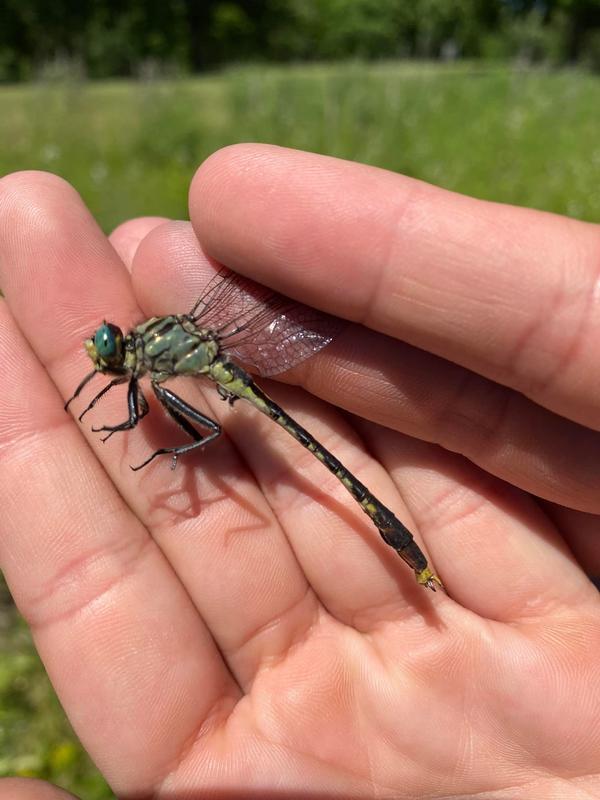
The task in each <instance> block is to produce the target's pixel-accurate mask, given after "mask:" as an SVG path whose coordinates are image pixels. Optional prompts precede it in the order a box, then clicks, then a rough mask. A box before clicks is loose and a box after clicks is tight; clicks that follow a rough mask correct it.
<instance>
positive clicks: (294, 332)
mask: <svg viewBox="0 0 600 800" xmlns="http://www.w3.org/2000/svg"><path fill="white" fill-rule="evenodd" d="M189 316H190V317H191V318H192V319H193V320H194V322H195V324H196V325H198V326H199V327H202V328H208V329H210V330H211V331H214V332H215V335H216V336H217V337H218V339H219V341H220V343H221V344H222V346H223V348H224V349H225V350H226V352H227V353H228V354H230V355H231V356H232V357H233V358H234V359H236V360H238V361H241V362H242V363H243V364H244V365H245V366H246V367H248V368H249V369H250V371H251V372H254V373H257V374H259V375H262V376H268V375H277V374H278V373H280V372H285V371H286V370H288V369H290V368H291V367H293V366H295V365H296V364H299V363H300V362H301V361H304V359H306V358H308V357H309V356H311V355H314V354H315V353H317V352H318V351H319V350H322V349H323V347H326V346H327V345H328V344H330V342H332V341H333V339H335V337H336V336H337V335H338V334H339V332H340V331H341V330H342V328H343V327H344V326H345V324H346V323H345V322H344V321H343V320H340V319H338V318H337V317H332V316H330V315H329V314H325V313H323V312H321V311H318V310H317V309H314V308H311V307H310V306H305V305H303V304H302V303H296V302H294V301H292V300H289V299H288V298H286V297H283V295H280V294H278V293H277V292H273V291H272V290H270V289H267V288H265V287H264V286H260V284H257V283H254V281H251V280H249V279H248V278H244V277H242V276H241V275H237V273H234V272H231V271H230V270H227V269H222V270H220V271H219V272H217V273H215V276H214V277H213V278H212V280H211V281H210V282H209V284H208V285H207V287H206V289H205V291H204V292H203V294H202V295H201V297H200V298H199V299H198V301H197V302H196V304H195V306H194V308H193V309H192V311H191V312H190V315H189Z"/></svg>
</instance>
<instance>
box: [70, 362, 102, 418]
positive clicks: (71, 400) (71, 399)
mask: <svg viewBox="0 0 600 800" xmlns="http://www.w3.org/2000/svg"><path fill="white" fill-rule="evenodd" d="M94 375H97V371H96V370H95V369H94V370H92V371H91V372H90V373H88V374H87V375H86V376H85V378H84V379H83V380H82V381H81V383H80V384H79V386H78V387H77V388H76V389H75V392H74V393H73V397H70V398H69V399H68V400H67V402H66V403H65V405H64V409H65V411H67V410H68V408H69V406H70V405H71V403H72V402H73V400H75V398H76V397H79V395H80V394H81V390H82V389H83V387H84V386H85V385H86V384H87V383H89V382H90V381H91V380H92V378H93V377H94Z"/></svg>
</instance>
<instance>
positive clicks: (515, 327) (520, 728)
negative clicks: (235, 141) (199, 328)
mask: <svg viewBox="0 0 600 800" xmlns="http://www.w3.org/2000/svg"><path fill="white" fill-rule="evenodd" d="M190 212H191V220H192V223H191V224H189V223H181V222H177V223H175V222H167V223H164V224H159V221H158V220H137V221H132V222H130V223H126V224H125V225H124V226H121V228H120V229H118V230H117V231H116V232H115V234H114V235H113V237H112V244H111V243H109V241H108V240H107V239H106V238H105V237H104V235H103V234H102V233H101V231H100V230H99V229H98V227H97V226H96V224H95V223H94V221H93V220H92V218H91V217H90V215H89V213H88V212H87V211H86V209H85V207H84V206H83V204H82V201H81V200H80V198H79V197H78V196H77V195H76V194H75V193H74V192H73V190H72V189H71V188H70V187H69V186H67V185H66V184H65V183H64V182H62V181H60V180H59V179H57V178H55V177H53V176H49V175H46V174H41V173H21V174H15V175H12V176H8V177H7V178H5V179H3V181H2V183H1V185H0V286H2V289H3V291H4V292H5V295H6V302H5V301H2V302H1V303H0V363H2V364H4V365H5V369H6V370H7V371H10V376H11V378H10V381H11V386H10V392H4V393H3V396H2V399H1V400H0V458H1V463H2V471H1V482H0V486H1V495H0V507H1V508H2V510H3V515H2V521H1V522H0V566H1V567H2V569H3V570H4V572H5V574H6V577H7V580H8V582H9V585H10V586H11V589H12V591H13V594H14V596H15V599H16V601H17V603H18V605H19V607H20V608H21V610H22V612H23V613H24V614H25V616H26V618H27V619H28V621H29V623H30V625H31V627H32V630H33V633H34V637H35V641H36V644H37V646H38V648H39V650H40V653H41V655H42V658H43V660H44V663H45V664H46V667H47V669H48V672H49V674H50V677H51V679H52V681H53V683H54V686H55V687H56V690H57V692H58V694H59V696H60V698H61V701H62V703H63V705H64V707H65V709H66V711H67V713H68V715H69V717H70V719H71V721H72V723H73V725H74V726H75V728H76V730H77V732H78V734H79V736H80V738H81V740H82V742H83V743H84V745H85V746H86V748H87V749H88V751H89V752H90V754H91V756H92V758H93V759H94V760H95V761H96V763H97V764H98V766H99V768H100V769H101V770H102V772H103V773H104V774H105V776H106V778H107V780H108V781H109V782H110V784H111V785H112V787H113V788H114V791H115V792H116V793H117V794H118V795H119V796H122V797H135V798H145V797H155V798H168V800H183V798H186V800H187V798H190V800H196V799H199V798H205V797H206V798H207V797H211V798H213V797H214V798H223V799H224V798H238V797H239V798H242V797H243V798H252V797H256V798H280V797H281V798H292V797H293V798H306V799H307V800H309V799H312V798H321V797H323V798H325V797H335V796H337V797H356V798H369V797H390V798H404V797H406V798H425V797H436V798H438V797H439V798H466V797H472V796H477V797H478V798H479V800H483V798H486V800H487V799H491V798H494V800H500V798H503V799H504V798H506V800H516V799H517V798H544V799H546V798H566V797H568V798H570V797H573V798H577V797H582V798H583V797H586V798H589V797H600V777H599V776H598V775H597V774H596V773H597V772H598V765H599V764H600V692H599V691H598V689H599V687H600V667H599V666H598V665H599V664H600V600H599V597H598V593H597V591H596V589H595V588H594V586H593V584H592V583H591V582H590V580H589V579H588V577H587V575H597V574H599V573H600V546H599V544H598V541H599V540H598V534H599V525H598V517H597V516H596V515H597V514H598V513H600V494H599V492H598V488H599V486H598V478H597V476H598V470H597V454H598V452H600V435H599V434H598V432H597V431H598V429H600V406H599V405H598V403H597V400H596V398H597V397H598V391H597V389H598V387H599V386H600V366H599V365H598V360H597V359H595V358H593V357H592V356H593V354H594V352H595V350H594V348H595V347H596V342H597V341H598V333H599V330H598V329H599V328H600V313H598V312H599V309H598V304H599V302H600V301H599V299H598V298H599V295H598V293H597V292H595V291H594V289H595V286H596V280H597V278H596V274H595V272H594V268H595V267H594V265H595V264H596V265H597V257H598V252H600V236H599V234H598V230H597V229H596V228H594V227H593V226H588V225H584V224H582V223H576V222H573V221H569V220H564V219H561V218H557V217H552V216H550V215H542V214H537V213H536V212H529V211H525V210H518V209H511V208H507V207H501V206H493V205H491V204H483V203H478V202H477V201H474V200H470V199H467V198H462V197H459V196H456V195H451V194H450V193H446V192H442V191H440V190H436V189H433V188H432V187H426V186H424V185H422V184H418V183H417V182H415V181H409V180H407V179H404V178H402V177H400V176H397V175H392V174H390V173H385V172H382V171H378V170H374V169H370V168H367V167H361V166H359V165H354V164H349V163H346V162H339V161H335V160H333V159H324V158H320V157H317V156H311V155H308V154H302V153H294V152H291V151H283V150H278V149H275V148H267V147H256V146H253V147H250V146H245V147H236V148H232V149H229V150H226V151H221V152H220V153H218V154H216V156H214V157H213V158H212V159H210V160H209V161H208V162H207V163H205V164H204V165H203V167H202V168H201V169H200V171H199V173H198V175H197V176H196V178H195V180H194V183H193V185H192V190H191V202H190ZM198 242H201V245H200V244H199V243H198ZM207 253H208V254H209V255H210V256H211V257H214V258H216V259H218V260H219V261H220V262H222V263H226V264H228V265H230V266H231V267H233V268H235V269H238V270H240V271H245V272H246V274H248V275H250V276H252V277H255V278H256V279H257V280H261V281H262V282H264V283H266V284H269V285H272V286H273V287H274V288H277V289H279V290H281V291H283V292H285V293H287V294H289V295H290V296H295V297H297V298H298V299H302V300H304V301H305V302H308V303H311V304H313V305H316V306H320V307H321V308H323V309H324V310H328V311H330V312H333V313H337V314H339V315H340V316H344V317H346V318H347V319H350V320H354V321H356V323H362V325H361V324H351V325H349V326H348V328H347V329H345V331H344V332H343V333H342V334H341V335H340V336H339V337H338V339H337V340H336V341H335V342H334V344H332V345H331V346H329V347H328V348H326V349H325V350H323V351H322V352H321V353H319V354H318V355H316V356H314V357H313V358H311V359H310V360H309V361H307V362H305V363H303V364H301V365H299V366H298V367H297V368H296V369H295V370H293V371H290V372H289V373H287V374H286V375H285V376H284V377H285V380H286V383H285V384H282V383H279V384H275V383H272V382H268V381H263V382H261V386H262V387H263V388H265V389H266V391H267V392H269V393H270V394H272V396H273V397H274V398H275V399H276V400H277V402H278V403H279V404H280V405H282V406H283V407H284V408H285V409H286V410H287V411H288V412H289V413H291V414H292V415H293V416H295V417H296V418H297V419H298V420H299V421H300V422H301V423H302V424H303V425H304V426H305V427H306V428H308V429H309V430H310V431H311V432H312V433H313V434H314V435H315V436H316V437H317V438H318V439H319V440H320V441H322V442H323V444H325V446H326V447H328V449H330V450H331V451H332V452H333V453H335V455H336V456H337V457H338V458H340V459H341V460H342V461H343V463H344V464H345V465H346V466H347V467H348V468H349V469H350V470H351V471H352V472H353V473H355V474H356V475H357V476H358V477H359V478H360V480H361V481H362V482H363V483H365V484H366V485H367V486H368V487H369V489H370V490H371V491H372V492H373V493H374V494H376V495H377V496H378V497H379V498H381V500H383V502H384V503H385V504H386V505H387V506H388V507H390V508H391V509H392V510H394V512H395V513H396V514H397V515H398V516H399V517H400V518H402V519H403V520H404V521H405V522H406V523H407V524H408V526H409V527H410V528H411V530H414V531H415V532H417V531H418V534H417V538H418V540H419V542H420V544H421V546H422V547H423V549H424V550H425V551H426V552H427V554H428V558H429V559H430V560H431V563H432V565H433V567H434V568H435V571H436V572H437V573H438V574H439V575H440V577H441V578H442V580H443V581H444V584H445V586H446V590H447V594H444V593H443V592H437V593H435V594H434V593H432V592H426V591H424V590H423V589H422V588H421V587H419V586H417V585H416V583H415V582H414V576H413V574H412V573H411V571H410V570H409V569H408V568H407V567H406V565H405V564H404V563H403V562H402V561H401V560H400V559H399V558H398V557H397V555H396V554H395V553H394V552H393V551H392V550H390V548H388V547H387V546H386V545H385V544H384V543H383V541H381V539H380V538H379V536H378V534H377V531H376V529H375V528H374V527H373V525H372V524H371V523H370V521H369V520H368V518H367V517H366V516H365V515H364V514H362V513H361V511H360V508H358V506H357V505H356V504H355V503H354V502H353V501H352V499H351V498H350V497H349V495H348V494H347V493H346V492H345V491H344V489H343V487H341V485H340V484H339V483H338V482H337V481H336V480H335V478H334V477H333V476H332V475H330V474H329V473H328V472H327V471H326V470H325V469H324V468H323V466H322V465H321V464H319V462H318V461H317V460H316V459H315V458H314V457H313V456H312V455H311V454H310V453H308V452H307V451H305V450H303V448H302V447H300V445H298V444H297V443H296V442H294V441H293V440H292V439H291V437H289V436H287V435H286V433H285V432H284V431H281V430H280V429H278V428H277V426H275V425H273V423H272V422H270V421H269V420H268V419H266V418H264V417H262V416H261V415H260V414H258V412H256V411H255V410H254V409H253V408H251V407H247V408H244V407H243V403H242V402H240V403H239V404H237V405H236V406H235V409H234V410H231V409H230V408H229V407H228V405H227V404H226V403H223V402H222V401H221V399H220V398H219V396H218V395H217V393H216V392H215V390H214V386H213V385H206V384H204V383H203V382H202V381H195V380H188V381H187V382H183V383H181V384H180V385H179V390H180V391H181V392H182V393H183V394H184V395H185V397H186V398H187V399H188V400H189V401H190V402H192V403H193V404H194V405H197V406H198V407H200V408H201V409H202V411H203V413H207V414H209V415H210V416H213V417H215V418H218V419H219V420H220V421H221V422H222V423H223V425H224V427H225V430H226V435H224V436H222V437H221V439H220V440H219V441H218V442H217V443H215V444H213V445H211V446H210V447H209V448H207V449H206V450H204V451H202V452H201V453H196V454H193V455H191V456H189V457H182V459H181V460H180V464H179V465H178V467H177V469H176V470H175V471H171V470H170V469H169V460H168V458H163V459H161V458H159V459H156V460H155V461H154V462H153V463H152V464H151V465H149V466H148V467H147V468H146V469H144V470H142V471H141V472H137V473H134V472H132V471H131V470H130V468H129V465H130V464H137V463H139V462H140V461H143V460H144V458H145V457H146V456H147V455H149V453H150V452H151V451H152V450H155V449H156V448H157V447H160V446H162V445H163V444H167V445H169V444H172V443H173V442H174V441H175V440H177V437H180V432H177V431H176V430H174V429H173V426H172V423H171V422H170V421H169V420H168V419H167V418H166V417H165V415H164V414H162V413H161V410H160V407H157V404H156V403H151V409H150V415H149V416H148V417H147V418H146V419H145V420H144V421H143V422H142V423H141V424H140V425H139V426H138V428H137V429H135V430H134V431H132V432H130V433H126V434H117V435H115V436H114V437H112V438H111V439H110V440H109V441H108V442H106V444H104V445H103V444H101V442H100V441H99V438H98V436H97V434H94V433H92V432H91V431H90V427H91V425H92V424H94V425H101V424H105V423H108V424H114V423H115V422H121V421H122V419H123V418H124V417H125V416H126V407H125V399H124V395H123V394H122V393H120V390H119V389H115V390H114V392H111V393H110V394H108V395H107V396H106V398H104V399H103V400H102V402H101V403H99V404H98V406H97V407H96V408H95V409H94V411H93V412H91V413H90V414H89V415H88V417H86V419H85V420H84V424H83V425H79V424H78V423H77V422H76V421H75V420H73V419H72V418H71V417H69V416H67V415H65V413H64V411H63V409H62V404H63V402H64V399H65V398H67V397H69V396H70V394H71V393H72V391H73V388H74V387H75V386H76V385H77V383H78V382H79V380H80V379H81V377H82V376H83V375H84V374H85V372H86V371H87V370H89V362H88V361H87V360H86V356H85V354H84V352H83V350H82V348H81V341H82V339H83V338H85V337H86V336H89V334H90V333H92V332H93V331H94V329H95V328H96V327H97V326H98V324H99V323H100V322H101V321H102V319H103V318H107V319H110V321H112V322H115V323H117V324H118V325H119V326H120V327H122V328H123V329H127V328H128V327H129V326H131V325H133V324H135V323H137V322H139V321H140V320H142V319H144V318H146V317H147V316H150V315H152V314H164V313H169V312H177V313H181V312H185V311H186V310H187V309H188V308H189V307H191V305H192V304H193V301H194V299H195V296H196V295H197V293H198V292H199V290H200V288H201V286H202V281H203V277H202V274H203V268H204V267H205V265H206V263H207V255H206V254H207ZM484 254H486V255H487V256H488V258H487V261H486V260H485V259H484V258H483V256H484ZM123 262H125V265H126V266H124V265H123ZM550 301H552V303H553V306H552V308H551V309H549V308H548V303H549V302H550ZM400 340H401V341H400ZM98 381H99V383H98V384H93V385H94V387H95V388H96V391H97V390H98V389H99V388H100V387H101V385H102V384H101V382H100V378H99V379H98ZM300 386H302V387H303V388H299V387H300ZM85 398H88V399H87V400H86V399H85ZM88 400H89V396H88V395H85V397H83V396H82V398H81V402H80V404H79V405H76V404H74V407H73V412H74V415H75V416H77V414H78V413H80V412H81V410H83V408H84V407H85V405H87V401H88ZM323 401H329V402H330V403H332V404H334V405H336V406H339V407H342V408H344V409H345V411H346V412H350V414H347V413H344V414H342V413H340V412H339V411H337V410H336V409H335V408H333V406H332V405H328V404H327V403H326V402H323ZM78 402H79V401H78ZM407 434H409V435H407ZM179 441H181V439H179ZM9 786H10V788H9ZM3 791H9V794H6V797H8V796H10V797H11V798H19V797H26V796H29V795H27V794H26V793H27V792H28V791H31V788H30V787H28V786H27V785H26V784H25V783H24V782H23V783H21V782H19V781H11V782H10V783H6V782H5V783H3V782H0V797H1V798H2V800H4V796H5V795H3V794H2V792H3ZM44 791H51V790H50V789H47V790H44ZM20 793H21V794H20ZM36 796H37V795H36ZM40 796H41V795H40ZM50 796H51V795H50V794H49V795H48V797H50ZM57 796H58V795H57Z"/></svg>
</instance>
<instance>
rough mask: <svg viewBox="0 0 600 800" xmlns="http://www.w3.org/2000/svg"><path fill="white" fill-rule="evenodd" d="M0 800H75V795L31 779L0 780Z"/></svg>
mask: <svg viewBox="0 0 600 800" xmlns="http://www.w3.org/2000/svg"><path fill="white" fill-rule="evenodd" d="M0 800H76V798H75V795H73V794H71V793H70V792H65V791H64V789H59V788H58V786H52V785H51V784H50V783H46V782H45V781H38V780H34V779H33V778H0Z"/></svg>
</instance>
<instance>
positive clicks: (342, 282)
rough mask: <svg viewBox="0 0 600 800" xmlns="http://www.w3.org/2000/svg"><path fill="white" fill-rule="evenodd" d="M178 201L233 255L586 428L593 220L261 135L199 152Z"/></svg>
mask: <svg viewBox="0 0 600 800" xmlns="http://www.w3.org/2000/svg"><path fill="white" fill-rule="evenodd" d="M190 216H191V220H192V223H193V225H194V227H195V230H196V232H197V234H198V236H199V238H200V241H201V242H202V244H203V246H204V247H205V249H206V251H207V252H208V253H209V254H210V255H211V256H213V257H214V258H216V259H218V260H219V261H221V262H223V263H225V264H228V265H229V266H231V267H233V268H235V269H236V270H238V271H240V272H243V273H245V274H249V275H250V276H251V277H253V278H255V279H256V280H258V281H260V282H262V283H265V284H267V285H270V286H273V288H276V289H279V290H280V291H283V293H285V294H288V295H290V296H292V297H296V298H297V299H300V300H303V301H305V302H308V303H309V304H311V305H316V306H318V307H321V308H324V309H325V310H327V311H331V312H333V313H336V314H338V315H340V316H343V317H345V318H347V319H352V320H357V321H361V322H363V323H364V324H366V325H368V326H369V327H372V328H373V329H375V330H378V331H381V332H383V333H387V334H389V335H391V336H394V337H395V338H400V339H403V340H404V341H406V342H408V343H410V344H413V345H416V346H417V347H420V348H423V349H426V350H429V351H431V352H433V353H436V354H438V355H440V356H443V357H444V358H447V359H449V360H450V361H453V362H456V363H459V364H462V365H463V366H465V367H467V368H468V369H470V370H473V371H475V372H479V373H481V374H482V375H484V376H486V377H488V378H490V379H492V380H494V381H498V382H499V383H502V384H504V385H506V386H510V387H512V388H514V389H516V390H517V391H519V392H522V393H523V394H525V395H527V396H528V397H530V398H531V399H532V400H534V401H535V402H537V403H540V404H541V405H543V406H545V407H546V408H549V409H550V410H552V411H555V412H557V413H559V414H561V415H563V416H566V417H569V418H570V419H573V420H575V421H577V422H580V423H582V424H584V425H589V426H591V427H594V428H600V408H599V406H598V404H597V402H596V397H597V396H598V394H599V391H600V364H599V362H598V359H597V357H596V354H597V341H598V337H599V335H600V313H599V311H600V309H599V307H598V306H599V304H600V294H599V293H598V292H597V291H596V290H595V287H596V285H597V263H598V252H599V250H600V232H599V229H598V228H597V227H595V226H593V225H589V224H586V223H580V222H576V221H574V220H571V219H566V218H562V217H558V216H554V215H551V214H545V213H540V212H536V211H531V210H528V209H518V208H514V207H510V206H503V205H499V204H494V203H487V202H482V201H478V200H474V199H472V198H468V197H463V196H461V195H457V194H454V193H452V192H447V191H445V190H442V189H438V188H436V187H433V186H429V185H427V184H424V183H421V182H419V181H415V180H412V179H410V178H406V177H404V176H401V175H396V174H393V173H390V172H386V171H384V170H379V169H375V168H372V167H367V166H363V165H358V164H352V163H350V162H345V161H340V160H337V159H332V158H328V157H324V156H317V155H313V154H309V153H302V152H297V151H291V150H286V149H283V148H276V147H271V146H267V145H238V146H234V147H231V148H226V149H224V150H222V151H219V152H218V153H216V154H215V155H213V156H211V157H210V158H209V159H208V160H207V161H206V162H205V163H204V164H203V165H202V166H201V167H200V169H199V170H198V172H197V174H196V176H195V178H194V181H193V183H192V187H191V190H190Z"/></svg>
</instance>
